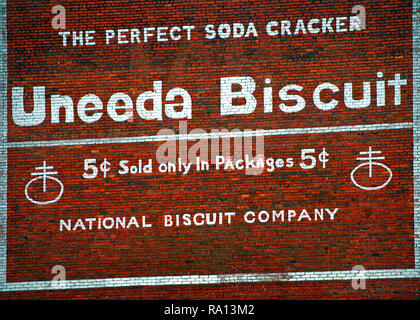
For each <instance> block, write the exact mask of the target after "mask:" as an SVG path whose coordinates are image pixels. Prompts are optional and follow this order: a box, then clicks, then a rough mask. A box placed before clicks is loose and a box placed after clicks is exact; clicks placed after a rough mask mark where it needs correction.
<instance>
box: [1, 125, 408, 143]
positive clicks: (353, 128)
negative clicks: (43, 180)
mask: <svg viewBox="0 0 420 320" xmlns="http://www.w3.org/2000/svg"><path fill="white" fill-rule="evenodd" d="M412 127H413V123H412V122H400V123H382V124H369V125H353V126H336V127H313V128H290V129H272V130H249V129H247V130H246V131H239V132H213V133H200V134H174V135H154V136H137V137H119V138H97V139H71V140H50V141H23V142H9V143H8V144H7V145H5V146H3V148H4V147H6V148H33V147H56V146H75V145H91V144H113V143H139V142H154V141H169V140H197V139H217V138H235V137H257V136H281V135H299V134H317V133H340V132H357V131H375V130H396V129H410V128H412Z"/></svg>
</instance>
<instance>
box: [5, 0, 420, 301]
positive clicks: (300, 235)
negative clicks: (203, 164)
mask: <svg viewBox="0 0 420 320" xmlns="http://www.w3.org/2000/svg"><path fill="white" fill-rule="evenodd" d="M58 4H60V5H62V6H64V8H65V9H66V29H65V30H56V29H54V28H53V27H52V24H51V21H52V19H53V17H54V14H52V13H51V8H53V7H54V6H55V5H58ZM355 5H362V6H363V7H364V8H365V10H366V28H362V29H361V30H355V31H350V30H349V21H350V17H351V16H354V15H355V13H352V8H353V7H354V6H355ZM416 14H417V15H418V12H417V13H416V10H413V3H412V2H411V1H363V2H360V1H339V2H337V3H336V2H332V1H299V2H296V1H284V2H281V3H278V2H274V1H217V0H214V1H128V2H127V1H102V2H98V1H90V0H86V1H83V2H79V1H61V2H59V3H58V2H55V1H24V0H17V1H8V2H7V69H5V68H4V66H5V65H6V64H4V66H3V69H2V71H3V77H4V80H5V81H7V92H5V90H4V89H2V90H3V91H2V94H7V95H6V99H5V101H7V109H6V108H5V106H6V104H3V105H2V107H3V111H2V112H3V114H2V121H3V122H2V130H3V129H4V130H3V134H4V133H5V132H7V140H6V139H3V141H2V148H1V151H2V154H1V159H0V160H1V163H2V176H1V179H2V188H3V189H2V190H3V195H2V197H3V198H2V208H1V210H2V220H1V221H2V224H1V227H2V229H1V231H2V234H1V235H2V242H1V243H0V244H1V245H2V248H3V249H2V250H3V251H1V252H2V257H1V258H0V260H1V262H2V267H1V268H2V269H0V271H2V273H3V274H4V276H2V278H1V279H2V281H3V282H2V283H0V285H1V287H0V288H1V289H2V291H3V292H0V297H1V298H4V299H7V298H20V297H26V298H47V299H54V298H81V299H85V298H104V297H105V298H111V299H118V298H138V299H156V298H161V299H162V298H172V299H177V298H187V299H188V298H199V299H205V298H224V299H229V298H239V299H242V298H249V299H264V298H282V299H283V298H286V299H287V298H303V299H311V298H332V299H340V298H352V299H360V298H362V299H363V298H371V299H378V298H418V297H419V289H418V288H419V281H418V278H419V271H418V267H419V258H418V257H419V256H418V252H419V251H418V250H419V247H418V237H419V225H418V223H419V219H418V215H417V216H416V214H415V212H417V211H416V210H417V209H416V208H417V207H416V206H417V204H416V203H415V199H417V198H418V195H417V188H416V181H418V177H417V174H418V173H417V170H416V166H415V163H416V158H417V154H416V150H417V145H416V141H417V139H416V137H417V136H416V134H417V133H416V130H417V128H416V123H417V117H416V116H414V117H413V106H414V105H415V99H416V96H413V89H415V88H416V84H417V86H418V83H417V82H416V81H417V80H416V74H417V73H416V72H413V65H415V63H413V60H415V59H416V56H414V55H413V52H414V50H413V37H414V38H415V37H416V34H414V36H413V21H416V20H412V19H415V17H416ZM337 17H347V18H346V19H343V21H345V25H346V27H345V28H347V31H346V32H337V24H336V23H337ZM412 17H414V18H412ZM331 18H333V23H332V24H331V26H332V27H331V28H332V30H334V31H333V32H329V30H330V29H329V28H327V27H326V29H325V31H326V32H323V30H322V27H321V26H322V25H323V22H322V19H327V20H328V19H331ZM299 19H302V21H304V23H305V33H304V32H303V31H302V30H301V31H298V32H296V34H293V32H294V30H295V28H296V23H298V21H299ZM311 19H319V22H317V23H316V24H315V26H318V27H319V28H320V30H319V32H318V33H311V32H310V29H308V26H307V23H308V22H309V21H310V20H311ZM282 20H283V21H284V20H288V21H290V23H291V28H290V30H291V31H292V35H281V34H279V35H276V36H274V35H269V34H267V31H266V26H267V24H268V22H270V21H277V22H278V23H279V26H278V27H277V30H281V21H282ZM233 23H242V24H243V25H244V26H245V31H246V29H247V27H248V26H249V24H250V23H253V24H254V25H255V28H256V30H257V32H258V36H253V35H251V34H252V33H251V34H250V36H249V37H244V36H243V37H238V38H235V37H232V36H231V37H228V38H226V39H224V38H220V37H216V38H215V39H207V38H206V31H205V27H206V25H209V24H213V25H215V27H216V28H217V27H218V26H219V25H220V24H230V25H231V26H233ZM173 26H178V27H180V29H179V30H178V29H177V30H178V32H179V34H180V35H181V38H180V39H179V40H172V39H171V38H170V36H169V37H168V41H157V35H156V29H155V30H154V31H150V32H151V33H153V34H154V35H153V36H151V37H150V38H149V39H148V41H147V42H145V41H144V29H143V28H144V27H154V28H157V27H168V29H167V30H170V29H171V28H172V27H173ZM182 26H194V28H193V29H192V30H191V33H190V39H188V33H187V31H186V30H187V29H182ZM118 29H127V30H128V31H123V32H122V34H126V35H130V36H132V35H133V33H132V32H134V34H136V33H135V32H137V31H133V29H138V30H139V31H140V36H139V38H138V39H140V43H137V38H135V37H134V38H133V41H134V43H130V41H131V38H130V37H129V38H127V39H129V40H130V41H128V40H127V41H128V43H122V42H124V41H121V43H118ZM274 29H275V28H274ZM88 30H95V36H94V38H95V44H94V45H85V44H84V45H75V46H74V45H73V42H72V34H70V35H69V36H68V37H67V43H66V46H64V45H63V37H62V36H60V35H59V32H60V31H70V32H73V31H77V32H80V31H88ZM107 30H114V32H115V37H113V38H112V39H110V42H109V44H107V43H106V36H105V35H106V32H107ZM339 30H340V28H339ZM414 30H415V28H414ZM417 33H418V32H417ZM417 37H418V36H417ZM121 39H123V40H124V38H121ZM85 40H86V39H84V41H85ZM79 44H80V43H79ZM6 70H7V72H6ZM378 73H382V76H380V75H379V74H378ZM413 73H414V74H413ZM6 75H7V78H6V77H5V76H6ZM397 75H399V76H400V77H401V79H405V80H406V81H407V82H406V84H404V85H402V86H401V91H400V94H399V96H400V97H401V98H400V102H398V101H397V100H398V98H396V96H397V93H396V89H395V87H393V86H392V84H390V83H389V82H388V81H390V80H391V81H392V80H394V81H396V79H397ZM227 77H252V79H253V80H254V81H255V92H254V97H255V99H256V101H257V106H256V108H255V110H254V111H253V112H252V113H248V114H233V115H222V114H221V104H222V103H223V101H221V93H220V90H221V89H223V88H221V78H227ZM6 79H7V80H6ZM266 79H270V81H267V82H269V83H268V84H267V82H266ZM156 81H161V82H162V96H163V99H164V98H165V96H166V94H167V92H168V91H169V90H171V89H172V88H176V87H179V88H183V89H185V90H186V91H187V92H188V93H189V95H190V97H191V101H192V106H191V109H192V115H191V117H190V118H189V119H182V120H183V121H186V122H185V123H187V125H188V132H190V131H191V130H196V131H193V133H199V134H205V133H208V132H210V131H211V130H212V129H221V128H225V129H227V130H233V129H239V130H241V131H242V132H244V130H246V129H250V130H267V131H266V132H265V134H261V131H258V132H259V133H258V132H256V133H254V134H251V136H252V135H253V136H264V135H265V137H264V156H265V157H267V158H269V157H272V158H274V159H276V158H281V159H283V160H285V161H286V159H287V158H292V159H293V165H292V166H290V167H287V166H283V167H282V168H279V169H276V170H274V171H273V172H268V171H267V170H264V171H263V172H262V173H261V174H257V175H248V174H246V173H245V172H244V171H243V170H242V171H241V170H216V169H215V167H214V166H211V169H210V170H209V171H203V172H197V171H193V170H192V171H191V172H189V173H188V174H185V175H183V174H182V173H180V172H177V173H163V172H156V171H154V172H153V174H127V175H121V174H119V173H118V163H119V161H120V160H122V159H125V160H128V161H129V163H130V164H136V163H138V160H143V162H146V161H147V160H148V159H154V161H155V160H156V152H157V150H159V148H161V147H162V145H164V144H165V143H166V144H168V142H167V141H166V140H168V139H169V138H168V139H167V138H162V136H161V135H159V130H160V129H162V128H165V129H167V130H173V131H174V132H175V133H177V134H178V133H182V132H180V129H179V127H180V120H179V119H173V118H171V117H170V116H168V113H165V103H164V104H163V111H162V120H145V119H143V118H142V117H141V115H139V113H138V112H136V110H134V115H133V117H130V118H128V119H126V120H125V121H121V122H116V121H115V119H114V118H113V117H112V116H110V114H109V112H107V104H108V101H109V99H110V97H111V96H112V95H113V94H115V93H117V92H121V93H124V94H126V95H127V96H128V97H129V98H130V99H131V101H132V102H133V105H134V108H135V107H136V99H137V97H138V96H139V95H141V94H142V93H143V92H145V91H150V90H153V89H154V87H153V85H154V82H156ZM378 81H385V87H384V90H383V91H381V89H380V84H379V82H378ZM363 82H369V83H370V89H371V91H370V96H371V101H370V103H369V104H368V106H367V107H363V108H355V107H351V106H350V107H349V103H347V102H346V101H348V100H347V99H348V96H347V97H346V94H345V89H344V87H345V83H352V87H353V98H354V99H362V98H363V94H362V93H363V90H362V86H363ZM322 83H331V84H334V85H335V86H336V87H337V88H338V90H337V92H334V93H333V92H332V91H331V90H324V91H323V93H322V94H321V95H320V99H321V100H322V101H324V102H326V103H327V102H330V101H332V100H336V101H337V105H336V106H335V107H333V108H325V110H322V108H320V107H319V106H317V104H316V102H314V91H315V90H316V88H317V87H318V86H319V85H320V84H322ZM290 84H298V85H299V86H301V87H302V88H303V89H302V91H301V92H299V93H298V94H299V95H300V96H301V97H302V98H303V99H304V100H305V107H304V108H303V109H302V110H300V111H297V112H285V111H284V110H283V109H287V107H289V108H290V107H291V106H292V105H293V104H294V103H296V101H295V100H293V99H290V101H289V102H287V103H286V106H285V107H283V109H282V108H281V107H279V104H281V103H283V102H284V99H282V98H281V97H280V96H279V91H280V90H281V89H282V88H283V87H284V86H286V85H290ZM365 85H366V84H365ZM37 86H42V87H45V96H46V109H45V110H46V114H45V119H44V121H43V122H42V123H40V124H36V125H32V126H22V125H19V121H18V120H19V119H18V118H17V117H16V116H15V115H14V114H13V111H12V105H13V97H12V92H13V90H15V88H24V105H25V112H26V113H30V112H31V111H32V110H33V109H36V105H35V104H36V103H34V97H33V96H34V94H33V91H32V89H33V87H37ZM268 87H269V88H272V92H273V98H272V111H270V112H267V109H265V104H264V88H268ZM242 89H243V88H242ZM155 90H156V89H155ZM234 90H240V88H238V86H236V87H234ZM87 94H94V95H96V96H97V97H98V98H99V99H100V100H101V102H102V104H103V111H100V112H102V113H103V114H102V116H101V118H100V119H99V120H97V121H94V122H92V123H87V122H86V121H83V118H82V117H81V116H80V113H79V112H78V111H79V110H78V107H77V105H78V104H79V103H80V100H81V99H82V97H84V96H86V95H87ZM289 94H292V92H289ZM293 94H297V92H296V91H294V92H293ZM54 95H61V96H68V97H71V99H72V102H73V105H74V109H73V117H71V116H70V115H69V114H68V115H65V112H64V109H61V110H60V116H59V118H58V119H56V120H53V116H52V111H51V97H52V96H54ZM350 95H351V94H350ZM380 96H384V97H385V101H384V103H381V98H380ZM177 99H178V100H176V99H175V102H180V100H179V97H178V98H177ZM15 100H17V99H16V98H15ZM246 102H247V101H246V99H234V100H233V103H234V104H237V105H240V104H244V103H246ZM417 102H418V101H417ZM151 108H152V105H151V104H148V105H147V106H146V109H149V110H150V109H151ZM177 108H178V109H176V110H177V111H178V112H179V111H180V109H179V107H177ZM327 109H328V110H327ZM6 110H7V111H6ZM87 114H88V115H89V116H91V115H92V111H90V112H87ZM119 114H120V115H121V114H122V113H121V110H120V113H119ZM6 128H7V131H6ZM197 129H202V131H197ZM156 137H160V138H159V139H156ZM181 138H182V136H181ZM130 139H134V140H130ZM182 141H184V142H178V144H177V146H178V147H179V146H180V145H181V144H182V143H185V145H186V146H187V147H188V148H191V147H192V146H194V145H195V144H196V142H197V139H195V140H194V139H187V140H185V137H184V140H182ZM231 142H232V143H233V138H232V139H231ZM174 143H176V142H174ZM254 143H255V142H254ZM369 147H370V148H372V150H375V151H381V152H382V154H381V156H383V157H385V159H383V160H382V161H381V162H382V163H383V164H384V165H385V166H386V167H387V168H389V169H390V170H391V172H392V179H391V180H390V182H389V183H387V185H386V187H384V188H380V189H378V190H362V189H361V188H358V187H357V186H356V185H355V184H354V183H352V180H351V172H352V171H353V170H354V168H355V167H356V166H357V165H358V164H360V161H357V157H360V155H359V153H360V152H366V151H368V150H369ZM305 149H314V151H313V153H314V155H315V157H316V161H317V164H316V166H315V167H314V168H312V169H308V170H307V169H304V168H303V167H302V166H301V165H300V164H301V163H302V162H303V160H302V159H301V158H302V150H305ZM323 150H324V151H325V152H327V153H328V162H326V163H322V161H321V160H322V157H321V155H320V153H321V152H322V151H323ZM200 155H201V154H200ZM85 159H96V161H97V164H98V165H99V164H101V163H103V161H104V159H106V160H107V161H108V163H109V166H110V170H109V172H107V176H106V177H104V175H103V173H102V172H99V175H98V177H96V178H95V179H86V178H84V177H83V174H84V173H85V167H84V166H85ZM44 161H45V162H46V163H47V165H52V166H54V169H52V170H54V171H57V175H56V177H57V178H58V179H59V180H60V181H62V182H63V185H64V192H63V194H62V196H60V199H59V201H57V202H54V203H50V204H47V205H40V204H36V203H33V202H31V201H28V200H29V199H28V194H25V190H26V189H25V188H26V187H27V185H28V181H29V180H31V179H33V176H31V173H33V172H34V170H35V167H39V166H41V165H42V164H43V162H44ZM305 163H306V164H307V163H308V161H306V162H305ZM98 168H99V169H101V168H100V167H98ZM156 168H157V164H156V163H154V169H156ZM381 168H383V167H381ZM365 169H367V167H366V168H365ZM376 170H378V169H376ZM6 172H7V179H6V178H5V177H6ZM366 172H367V171H364V173H365V174H366ZM373 172H374V173H376V174H378V175H379V177H378V178H377V180H375V179H374V181H370V183H372V185H380V184H381V183H382V182H383V181H384V179H385V180H386V179H387V177H388V176H387V172H386V171H382V172H381V171H380V170H379V171H375V170H374V171H373ZM359 178H360V177H359ZM356 179H358V178H357V177H356ZM368 180H369V179H368ZM381 181H382V182H381ZM50 182H51V181H50ZM364 182H366V181H364ZM6 186H7V188H6ZM40 188H42V185H41V184H40V185H39V186H38V187H37V188H35V189H28V192H29V195H30V196H29V197H30V198H31V199H33V198H34V194H36V193H37V192H41V189H40ZM6 190H7V192H6ZM52 191H53V192H56V193H57V192H59V191H58V189H57V185H55V189H53V190H52ZM44 200H46V199H42V201H44ZM335 208H337V213H336V214H335V216H334V217H333V218H332V217H331V216H329V215H328V214H327V212H329V211H327V209H328V210H333V209H335ZM321 209H323V212H324V218H323V219H315V218H316V214H315V210H321ZM281 210H284V211H285V212H289V211H290V210H292V211H294V212H295V213H296V217H293V218H290V220H289V219H288V218H287V216H286V218H285V221H280V219H278V220H276V221H272V218H273V215H272V212H273V211H275V212H277V213H278V212H279V211H281ZM303 210H306V211H307V212H308V215H309V217H310V218H309V219H308V218H307V216H305V217H304V216H303V214H302V212H303ZM250 211H252V212H254V213H255V214H256V215H257V216H258V213H259V212H261V211H264V212H265V211H266V212H267V214H268V215H270V220H269V221H267V222H264V221H256V222H253V223H250V222H249V221H247V220H246V214H247V212H250ZM219 212H222V213H224V212H235V216H234V217H233V220H232V223H227V220H223V223H216V224H215V225H203V226H186V225H181V226H179V227H176V226H172V227H168V226H165V215H171V217H172V219H175V217H176V215H182V214H191V215H193V214H194V213H219ZM301 215H302V216H301ZM133 216H134V217H137V218H138V219H139V221H141V218H142V217H143V216H144V217H146V219H147V223H148V224H150V225H152V226H151V227H139V228H135V227H133V228H119V229H116V228H110V229H107V228H106V227H104V225H102V228H101V229H98V228H97V227H93V228H92V230H89V227H86V226H87V222H86V220H84V219H86V218H92V219H95V222H94V225H96V223H97V222H98V220H99V219H101V221H103V220H104V219H106V218H112V219H114V220H115V219H116V217H120V218H123V217H125V218H126V219H127V220H129V219H130V217H133ZM249 216H250V215H248V217H249ZM78 219H82V221H84V223H85V227H84V228H82V227H80V226H79V228H77V227H75V224H76V221H77V220H78ZM69 220H70V221H71V226H72V227H71V228H70V229H71V230H67V229H66V228H65V227H63V225H64V224H65V223H69ZM114 220H113V221H114ZM63 221H64V222H63ZM108 221H111V220H108ZM6 222H7V224H6ZM60 226H61V228H60ZM85 229H86V230H85ZM416 252H417V253H416ZM56 265H61V266H64V268H65V272H66V280H68V281H67V283H66V285H67V290H51V289H50V286H51V280H52V278H53V276H54V274H52V273H51V269H52V268H53V266H56ZM356 265H359V266H360V265H361V266H363V267H364V268H365V269H366V277H367V280H366V289H362V290H355V289H353V288H352V279H353V278H354V277H355V276H356V275H357V273H354V272H353V273H351V270H352V268H353V267H354V266H356ZM416 267H417V269H416ZM105 278H113V279H112V280H103V279H105Z"/></svg>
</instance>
